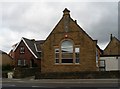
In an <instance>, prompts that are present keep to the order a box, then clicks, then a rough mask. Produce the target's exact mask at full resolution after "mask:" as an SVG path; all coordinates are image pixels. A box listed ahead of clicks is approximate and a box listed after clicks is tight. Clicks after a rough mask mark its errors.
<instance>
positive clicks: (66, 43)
mask: <svg viewBox="0 0 120 89" xmlns="http://www.w3.org/2000/svg"><path fill="white" fill-rule="evenodd" d="M70 47H73V44H72V42H71V41H69V40H65V41H63V43H62V45H61V48H70Z"/></svg>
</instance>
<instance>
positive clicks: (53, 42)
mask: <svg viewBox="0 0 120 89" xmlns="http://www.w3.org/2000/svg"><path fill="white" fill-rule="evenodd" d="M66 19H68V25H67V26H68V31H67V32H66V31H65V23H66ZM66 34H67V37H65V35H66ZM64 40H72V42H73V43H74V47H76V46H77V47H79V48H80V57H79V58H80V63H79V64H75V63H73V64H55V51H54V50H55V48H60V46H61V43H62V41H64ZM59 59H60V58H59ZM96 70H97V67H96V42H95V41H94V40H93V39H92V38H91V37H90V36H89V35H88V34H87V33H86V32H85V31H83V29H82V28H81V27H80V26H79V25H78V24H77V23H76V22H75V21H74V20H73V19H72V18H71V17H69V16H68V17H65V16H63V17H62V19H61V20H60V21H59V23H58V24H57V25H56V26H55V28H54V29H53V31H52V32H51V34H50V35H49V36H48V38H47V39H46V41H45V43H44V44H43V46H42V60H41V72H42V73H45V72H76V71H96Z"/></svg>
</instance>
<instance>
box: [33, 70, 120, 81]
mask: <svg viewBox="0 0 120 89" xmlns="http://www.w3.org/2000/svg"><path fill="white" fill-rule="evenodd" d="M119 75H120V71H86V72H61V73H58V72H57V73H55V72H54V73H36V75H35V79H119V78H120V76H119Z"/></svg>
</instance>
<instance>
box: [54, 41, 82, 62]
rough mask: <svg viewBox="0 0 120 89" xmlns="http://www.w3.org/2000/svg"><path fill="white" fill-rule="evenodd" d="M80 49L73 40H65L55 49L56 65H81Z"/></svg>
mask: <svg viewBox="0 0 120 89" xmlns="http://www.w3.org/2000/svg"><path fill="white" fill-rule="evenodd" d="M79 54H80V48H79V46H75V45H74V42H72V41H71V40H64V41H62V43H61V44H60V47H57V48H55V63H56V64H59V63H60V64H61V63H62V64H64V63H73V64H76V63H77V64H78V63H80V55H79Z"/></svg>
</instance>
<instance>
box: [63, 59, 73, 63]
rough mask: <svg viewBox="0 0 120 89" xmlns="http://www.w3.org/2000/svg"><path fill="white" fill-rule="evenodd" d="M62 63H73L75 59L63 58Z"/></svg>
mask: <svg viewBox="0 0 120 89" xmlns="http://www.w3.org/2000/svg"><path fill="white" fill-rule="evenodd" d="M62 63H73V59H62Z"/></svg>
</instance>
